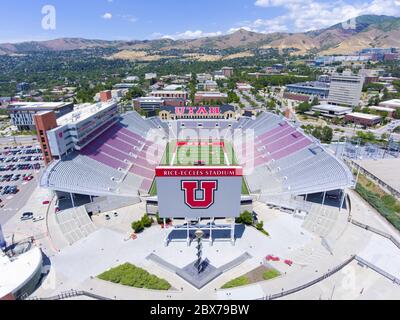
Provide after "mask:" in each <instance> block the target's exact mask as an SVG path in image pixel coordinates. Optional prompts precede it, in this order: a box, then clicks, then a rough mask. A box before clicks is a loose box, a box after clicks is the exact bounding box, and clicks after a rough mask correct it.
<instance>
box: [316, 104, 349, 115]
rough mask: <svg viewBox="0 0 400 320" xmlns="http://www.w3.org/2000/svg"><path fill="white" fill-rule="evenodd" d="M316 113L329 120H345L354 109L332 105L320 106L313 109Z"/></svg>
mask: <svg viewBox="0 0 400 320" xmlns="http://www.w3.org/2000/svg"><path fill="white" fill-rule="evenodd" d="M311 110H312V111H314V112H319V113H320V114H321V116H324V117H328V118H343V117H344V116H345V115H346V114H348V113H351V112H352V110H353V109H352V108H349V107H340V106H335V105H331V104H320V105H317V106H314V107H312V108H311Z"/></svg>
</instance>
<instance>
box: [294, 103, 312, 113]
mask: <svg viewBox="0 0 400 320" xmlns="http://www.w3.org/2000/svg"><path fill="white" fill-rule="evenodd" d="M310 110H311V105H310V104H309V103H308V102H302V103H300V104H299V106H298V107H297V111H298V112H299V113H306V112H308V111H310Z"/></svg>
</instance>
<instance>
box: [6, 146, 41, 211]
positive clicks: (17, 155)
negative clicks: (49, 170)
mask: <svg viewBox="0 0 400 320" xmlns="http://www.w3.org/2000/svg"><path fill="white" fill-rule="evenodd" d="M41 165H42V155H41V151H40V149H39V147H38V146H33V145H30V146H17V147H3V148H0V207H1V208H3V210H6V209H7V207H8V205H9V204H10V202H11V200H12V199H14V198H15V197H17V195H19V194H20V192H21V190H22V189H24V188H25V186H26V185H27V184H29V183H30V181H32V180H34V178H35V176H36V173H37V172H38V171H39V170H40V168H41ZM21 197H23V198H25V197H26V196H23V195H21ZM28 197H29V195H28ZM18 198H20V197H18ZM21 200H22V201H23V200H24V199H22V198H21ZM11 209H12V208H9V209H8V210H11Z"/></svg>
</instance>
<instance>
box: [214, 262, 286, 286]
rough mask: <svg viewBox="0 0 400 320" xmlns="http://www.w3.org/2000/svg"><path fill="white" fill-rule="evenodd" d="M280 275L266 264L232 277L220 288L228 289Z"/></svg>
mask: <svg viewBox="0 0 400 320" xmlns="http://www.w3.org/2000/svg"><path fill="white" fill-rule="evenodd" d="M278 276H280V273H279V271H277V270H275V269H272V268H268V267H266V266H260V267H258V268H256V269H254V270H252V271H250V272H249V273H246V274H245V275H243V276H240V277H237V278H235V279H232V280H231V281H229V282H227V283H225V284H224V285H223V286H222V287H221V289H230V288H236V287H241V286H245V285H249V284H253V283H257V282H261V281H266V280H270V279H273V278H276V277H278Z"/></svg>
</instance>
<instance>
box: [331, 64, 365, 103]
mask: <svg viewBox="0 0 400 320" xmlns="http://www.w3.org/2000/svg"><path fill="white" fill-rule="evenodd" d="M363 84H364V78H363V77H360V76H356V75H353V74H352V73H351V72H350V71H345V72H343V73H342V74H334V75H332V76H331V86H330V90H329V97H328V102H329V103H330V104H335V105H344V106H352V107H355V106H358V104H359V102H360V98H361V91H362V87H363Z"/></svg>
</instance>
